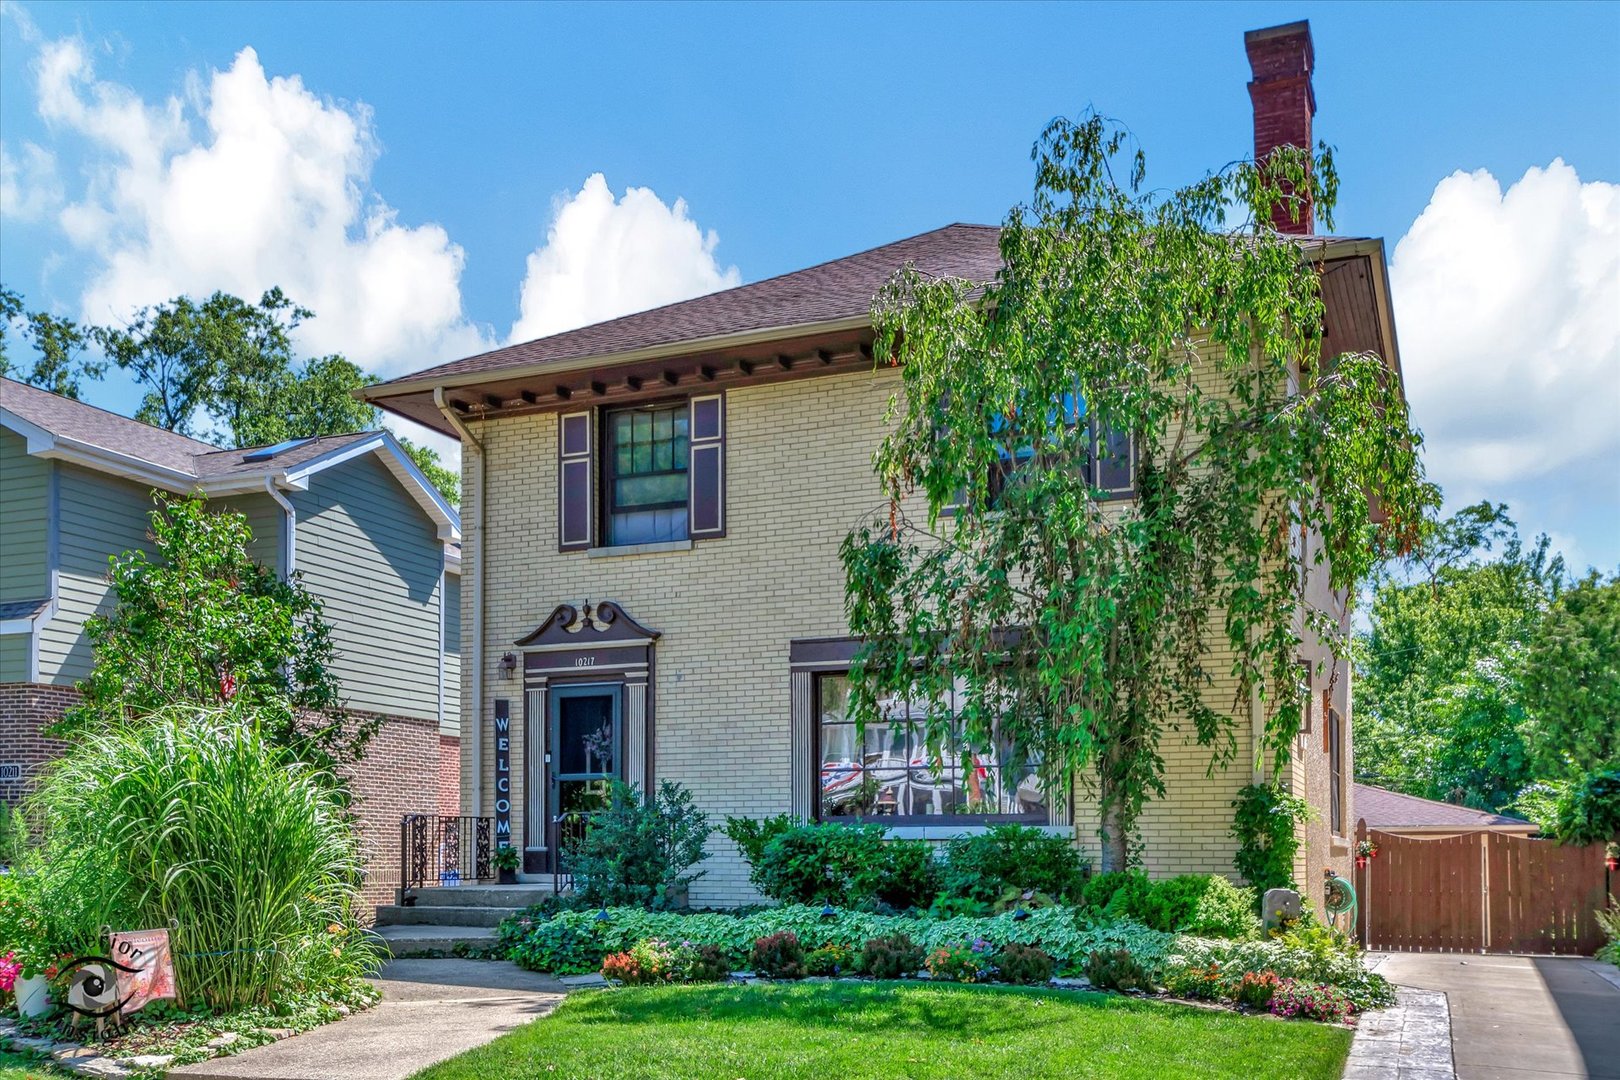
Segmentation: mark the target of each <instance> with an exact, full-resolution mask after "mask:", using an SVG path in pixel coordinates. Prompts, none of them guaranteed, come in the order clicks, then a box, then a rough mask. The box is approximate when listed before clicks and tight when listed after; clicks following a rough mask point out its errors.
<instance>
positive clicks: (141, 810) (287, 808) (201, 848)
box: [24, 706, 379, 1009]
mask: <svg viewBox="0 0 1620 1080" xmlns="http://www.w3.org/2000/svg"><path fill="white" fill-rule="evenodd" d="M347 802H348V800H347V797H346V795H345V794H344V793H343V791H342V789H341V788H340V787H339V785H338V783H337V781H336V779H335V778H334V777H333V775H332V774H330V773H327V772H324V771H322V770H319V769H317V768H315V767H312V766H310V765H307V764H304V763H301V762H299V761H296V760H294V759H293V758H292V756H291V754H290V753H289V752H288V751H287V750H286V749H284V748H280V747H276V746H273V745H271V744H270V743H269V742H268V741H267V740H266V738H265V737H264V736H262V735H261V733H260V729H259V725H258V723H257V715H256V712H255V711H253V710H252V709H251V708H244V707H241V706H238V707H234V708H224V709H207V708H201V707H195V706H189V707H177V708H174V709H170V710H166V711H164V712H163V713H161V714H158V715H154V716H151V717H147V718H146V719H144V720H143V722H142V723H140V724H138V725H132V726H128V727H120V728H111V729H108V730H104V731H98V732H91V733H87V734H86V735H85V736H84V737H83V738H82V740H81V741H80V742H79V743H78V744H77V745H76V746H74V747H72V748H71V749H70V750H69V752H68V753H67V755H66V756H64V757H63V758H61V759H59V760H58V761H57V762H55V763H54V764H53V765H52V766H51V767H50V768H49V769H48V770H47V771H46V773H45V775H44V777H43V779H42V781H41V784H40V787H39V790H38V791H37V793H36V794H35V796H34V799H33V803H32V805H33V807H35V808H36V809H37V810H38V811H39V812H38V814H37V815H36V816H35V819H36V820H38V821H40V822H42V823H45V832H44V836H43V839H42V841H41V845H40V847H39V849H37V852H36V853H35V854H36V855H37V860H36V861H34V862H33V863H31V864H30V865H29V866H28V867H27V868H25V871H24V876H25V877H28V878H31V879H32V880H33V882H34V885H35V886H36V888H35V891H34V897H35V900H36V902H39V901H41V900H43V901H45V902H46V903H47V904H48V903H49V898H50V897H51V896H52V895H64V894H66V893H69V892H71V893H74V894H77V895H78V906H77V907H76V908H75V909H74V910H73V911H72V912H70V913H69V914H72V915H74V916H75V919H76V922H77V923H78V925H73V926H67V925H61V924H60V923H61V918H62V913H61V912H59V911H53V910H47V911H46V912H45V914H46V917H47V918H49V919H55V920H57V922H58V925H57V926H56V927H55V928H54V929H53V930H52V934H53V936H54V937H55V938H56V940H57V941H58V942H59V943H61V944H64V945H71V946H73V947H75V948H84V947H87V946H92V945H95V944H97V943H99V942H100V940H101V938H102V926H103V925H108V926H111V927H113V928H115V929H139V928H146V927H168V928H169V929H170V941H171V946H172V949H173V953H174V958H175V967H176V971H177V974H178V976H179V980H180V986H181V989H182V991H183V992H184V993H185V994H186V996H187V998H188V999H189V1000H191V1001H201V1002H204V1003H206V1004H207V1005H209V1006H211V1007H213V1008H216V1009H229V1008H235V1007H239V1006H246V1005H256V1004H262V1005H270V1006H275V1005H277V1004H279V1003H281V1002H282V1001H284V1000H285V999H287V998H289V997H291V996H293V995H298V994H307V993H314V994H327V995H343V994H346V993H349V992H352V991H354V990H355V988H356V987H357V985H358V980H359V978H360V977H361V976H364V975H367V974H370V973H371V972H373V971H374V970H375V969H376V967H377V965H378V962H379V954H378V949H377V947H376V946H375V945H374V944H373V943H372V942H371V941H370V940H369V939H368V938H367V936H366V935H365V934H364V933H363V931H362V930H361V928H360V926H359V924H358V922H357V919H356V909H357V903H358V900H359V896H360V886H361V880H362V878H361V872H362V867H363V862H362V858H361V852H360V844H359V837H358V835H357V834H356V832H355V830H354V827H353V824H352V821H351V818H350V815H349V812H348V805H347ZM69 884H70V885H71V889H68V888H67V887H66V886H67V885H69Z"/></svg>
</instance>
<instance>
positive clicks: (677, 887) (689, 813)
mask: <svg viewBox="0 0 1620 1080" xmlns="http://www.w3.org/2000/svg"><path fill="white" fill-rule="evenodd" d="M711 832H713V830H712V829H710V828H709V819H708V816H707V815H706V814H704V813H703V812H702V811H701V810H699V809H698V808H697V806H696V805H695V804H694V802H693V801H692V793H691V792H690V791H687V790H686V789H685V788H683V787H681V786H680V785H679V784H674V783H671V782H669V781H668V780H665V781H664V782H663V783H661V784H659V785H658V794H657V796H655V797H653V798H650V799H644V798H643V797H642V794H641V791H640V789H639V788H637V787H636V786H635V785H633V784H624V783H621V782H620V781H617V780H615V781H613V784H612V788H611V791H610V793H609V798H608V806H607V809H605V810H602V811H600V812H598V813H597V814H594V815H592V817H591V819H590V823H589V825H588V826H587V828H586V830H585V833H584V835H583V836H581V837H580V838H579V839H578V840H576V841H574V842H573V844H572V845H571V846H570V847H569V848H568V849H567V850H566V851H565V852H564V856H563V858H564V865H565V866H566V867H567V868H568V870H569V871H570V872H571V873H572V874H573V875H574V892H575V893H576V894H577V895H578V897H579V900H580V902H581V903H583V904H587V905H591V906H598V907H608V906H617V905H621V904H636V905H640V906H642V907H649V908H670V907H679V906H684V905H685V902H686V901H685V895H686V890H687V888H688V886H690V885H691V883H692V882H694V881H696V880H697V879H698V878H700V877H702V876H703V874H704V871H701V870H699V871H697V872H696V873H691V872H690V871H691V868H692V867H694V866H696V865H697V864H698V863H700V862H702V861H703V859H704V858H705V852H704V846H705V845H706V844H707V843H708V840H709V834H710V833H711Z"/></svg>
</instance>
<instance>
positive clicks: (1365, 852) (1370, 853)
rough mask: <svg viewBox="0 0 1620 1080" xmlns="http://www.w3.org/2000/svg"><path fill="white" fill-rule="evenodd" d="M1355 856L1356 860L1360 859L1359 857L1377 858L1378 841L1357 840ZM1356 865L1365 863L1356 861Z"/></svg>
mask: <svg viewBox="0 0 1620 1080" xmlns="http://www.w3.org/2000/svg"><path fill="white" fill-rule="evenodd" d="M1356 858H1357V859H1358V860H1361V859H1376V858H1378V841H1376V840H1357V841H1356ZM1356 865H1357V866H1365V865H1366V863H1364V862H1357V863H1356Z"/></svg>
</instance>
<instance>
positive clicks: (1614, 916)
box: [1597, 896, 1620, 967]
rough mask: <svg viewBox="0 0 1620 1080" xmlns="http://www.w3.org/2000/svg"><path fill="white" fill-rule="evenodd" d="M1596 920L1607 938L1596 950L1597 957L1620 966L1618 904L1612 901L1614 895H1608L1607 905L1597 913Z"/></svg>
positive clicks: (1619, 916)
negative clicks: (1607, 940)
mask: <svg viewBox="0 0 1620 1080" xmlns="http://www.w3.org/2000/svg"><path fill="white" fill-rule="evenodd" d="M1597 921H1598V926H1600V927H1602V929H1603V935H1604V936H1605V937H1607V938H1608V939H1609V943H1608V944H1607V945H1605V946H1603V948H1601V949H1599V950H1598V952H1597V958H1598V959H1599V960H1607V961H1608V962H1609V963H1611V964H1613V965H1614V966H1615V967H1620V904H1616V903H1615V902H1614V897H1612V896H1611V897H1609V906H1608V907H1606V908H1604V909H1602V910H1601V911H1599V912H1598V913H1597Z"/></svg>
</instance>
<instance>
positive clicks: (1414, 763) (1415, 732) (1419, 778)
mask: <svg viewBox="0 0 1620 1080" xmlns="http://www.w3.org/2000/svg"><path fill="white" fill-rule="evenodd" d="M1568 583H1569V575H1568V573H1567V571H1566V570H1565V567H1564V561H1563V559H1562V558H1561V557H1559V556H1557V555H1555V554H1553V553H1552V551H1551V548H1550V545H1549V543H1548V540H1547V538H1546V537H1539V538H1537V540H1536V541H1535V542H1534V543H1533V544H1530V545H1528V546H1526V545H1525V544H1524V543H1523V542H1522V541H1521V540H1520V538H1519V535H1518V532H1517V529H1516V527H1515V526H1514V523H1513V521H1512V519H1510V518H1509V517H1508V516H1507V508H1506V507H1504V506H1501V505H1492V504H1490V503H1479V504H1476V505H1474V506H1469V507H1465V508H1463V509H1462V510H1459V511H1458V512H1457V513H1455V514H1453V515H1452V516H1450V517H1448V518H1445V519H1441V520H1437V521H1434V522H1431V523H1429V524H1427V525H1426V526H1425V530H1424V537H1423V539H1422V541H1421V542H1420V543H1419V544H1418V546H1417V547H1416V548H1415V549H1414V550H1413V551H1412V553H1411V554H1410V556H1409V557H1407V558H1405V559H1401V560H1398V561H1396V562H1394V563H1392V564H1391V565H1389V566H1386V567H1383V568H1381V569H1380V571H1379V572H1378V573H1376V574H1375V575H1374V584H1373V589H1372V602H1371V605H1370V608H1369V618H1368V623H1369V626H1368V629H1367V630H1366V631H1365V632H1364V633H1362V634H1361V635H1360V636H1359V638H1358V641H1357V649H1356V657H1357V664H1356V724H1355V734H1354V737H1355V744H1356V771H1357V773H1358V775H1360V776H1362V777H1364V778H1366V779H1368V780H1369V781H1370V782H1372V783H1375V784H1379V785H1382V786H1384V787H1389V788H1392V789H1394V790H1396V791H1401V792H1404V793H1406V794H1409V795H1419V796H1422V797H1424V798H1429V799H1440V800H1444V801H1448V802H1455V803H1461V804H1464V805H1467V806H1473V807H1476V808H1478V809H1481V810H1490V811H1493V812H1495V811H1502V810H1506V809H1508V808H1509V807H1510V806H1511V804H1513V803H1514V801H1515V800H1516V799H1517V798H1518V797H1519V796H1520V794H1522V792H1523V791H1524V789H1525V787H1526V785H1528V784H1530V783H1532V782H1533V781H1534V780H1535V779H1536V778H1537V777H1538V776H1541V775H1545V774H1544V773H1540V772H1538V771H1537V770H1536V769H1535V768H1534V767H1533V766H1532V763H1531V760H1530V749H1529V745H1528V739H1529V737H1530V732H1531V730H1532V728H1533V727H1534V721H1533V718H1532V717H1531V716H1530V714H1529V712H1528V711H1527V710H1526V707H1525V704H1524V699H1523V693H1522V689H1521V685H1520V681H1521V677H1522V675H1523V673H1524V671H1525V658H1524V653H1525V649H1526V648H1527V646H1528V643H1529V641H1530V640H1531V638H1532V636H1533V635H1534V634H1535V632H1536V627H1537V626H1538V625H1539V624H1540V622H1541V620H1542V617H1543V614H1544V613H1545V612H1546V611H1547V609H1548V608H1549V607H1550V606H1551V605H1552V604H1553V602H1554V601H1555V600H1556V599H1557V598H1558V596H1559V594H1560V593H1561V592H1562V591H1563V590H1564V589H1565V588H1567V587H1568Z"/></svg>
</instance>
